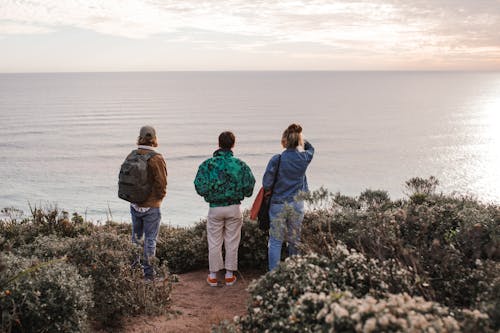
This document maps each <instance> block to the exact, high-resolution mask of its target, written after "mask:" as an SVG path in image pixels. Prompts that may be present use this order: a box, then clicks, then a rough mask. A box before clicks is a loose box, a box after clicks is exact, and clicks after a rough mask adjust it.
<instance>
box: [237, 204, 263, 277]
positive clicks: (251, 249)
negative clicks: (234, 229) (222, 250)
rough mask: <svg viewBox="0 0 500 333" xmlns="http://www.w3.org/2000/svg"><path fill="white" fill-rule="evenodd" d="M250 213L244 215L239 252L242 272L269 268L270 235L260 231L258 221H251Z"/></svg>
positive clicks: (239, 263)
mask: <svg viewBox="0 0 500 333" xmlns="http://www.w3.org/2000/svg"><path fill="white" fill-rule="evenodd" d="M249 215H250V214H249V211H246V212H245V213H244V215H243V227H242V228H241V241H240V248H239V251H238V266H239V269H240V270H242V269H243V270H245V269H249V268H252V269H258V270H262V269H265V268H267V243H268V240H269V234H268V233H267V232H264V231H262V230H260V229H259V224H258V222H257V221H253V220H250V216H249Z"/></svg>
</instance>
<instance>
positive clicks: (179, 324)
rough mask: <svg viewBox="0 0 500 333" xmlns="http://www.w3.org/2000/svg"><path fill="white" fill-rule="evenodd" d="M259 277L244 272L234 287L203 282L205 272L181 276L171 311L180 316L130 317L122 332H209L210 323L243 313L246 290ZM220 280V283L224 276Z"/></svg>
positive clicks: (229, 318) (176, 286) (246, 296)
mask: <svg viewBox="0 0 500 333" xmlns="http://www.w3.org/2000/svg"><path fill="white" fill-rule="evenodd" d="M258 276H259V274H258V273H255V272H252V273H243V276H242V275H239V276H238V281H237V283H236V284H235V285H233V286H230V287H228V286H225V285H224V284H223V283H222V284H221V286H219V287H210V286H208V284H207V283H206V281H205V279H206V277H207V272H206V271H205V270H203V271H196V272H190V273H186V274H181V275H179V282H178V283H175V284H174V289H173V291H172V310H173V311H175V312H178V313H179V314H177V315H168V316H161V317H139V318H132V319H130V320H127V323H126V325H125V330H124V332H127V333H138V332H144V333H153V332H155V333H156V332H190V333H198V332H200V333H201V332H210V328H211V327H212V325H213V324H217V323H219V322H220V321H221V320H224V319H228V320H231V319H232V318H233V317H234V316H236V315H242V314H244V313H245V310H246V304H247V303H246V302H247V298H248V293H247V291H246V287H247V286H248V283H249V282H250V281H251V280H252V279H254V278H257V277H258ZM219 281H223V275H220V276H219Z"/></svg>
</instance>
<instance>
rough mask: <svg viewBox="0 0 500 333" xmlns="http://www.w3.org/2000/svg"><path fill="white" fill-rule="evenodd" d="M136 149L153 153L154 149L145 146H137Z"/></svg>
mask: <svg viewBox="0 0 500 333" xmlns="http://www.w3.org/2000/svg"><path fill="white" fill-rule="evenodd" d="M137 149H144V150H152V151H155V149H154V147H151V146H145V145H138V146H137Z"/></svg>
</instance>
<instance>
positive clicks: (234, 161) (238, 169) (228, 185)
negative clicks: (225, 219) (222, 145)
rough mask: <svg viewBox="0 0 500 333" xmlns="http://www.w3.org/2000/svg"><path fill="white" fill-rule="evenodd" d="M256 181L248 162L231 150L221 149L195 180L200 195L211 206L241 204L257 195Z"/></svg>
mask: <svg viewBox="0 0 500 333" xmlns="http://www.w3.org/2000/svg"><path fill="white" fill-rule="evenodd" d="M254 185H255V178H254V177H253V174H252V171H251V170H250V168H249V167H248V165H246V163H245V162H243V161H242V160H240V159H238V158H236V157H234V156H233V152H232V151H230V150H223V149H219V150H217V151H215V152H214V156H213V157H212V158H209V159H208V160H206V161H205V162H203V163H202V164H201V165H200V167H199V168H198V173H197V174H196V178H195V180H194V187H195V188H196V192H197V193H198V194H199V195H201V196H202V197H204V198H205V201H206V202H209V203H210V207H221V206H230V205H237V204H240V203H241V200H243V198H244V197H250V196H252V193H253V187H254Z"/></svg>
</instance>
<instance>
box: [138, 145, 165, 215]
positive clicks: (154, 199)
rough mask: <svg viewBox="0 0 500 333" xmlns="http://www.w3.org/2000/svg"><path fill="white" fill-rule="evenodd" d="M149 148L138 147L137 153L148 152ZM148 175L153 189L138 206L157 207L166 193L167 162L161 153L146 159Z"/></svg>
mask: <svg viewBox="0 0 500 333" xmlns="http://www.w3.org/2000/svg"><path fill="white" fill-rule="evenodd" d="M149 152H150V151H149V150H146V149H139V154H141V155H144V154H147V153H149ZM148 176H149V177H150V180H151V183H152V184H153V189H152V191H151V194H150V195H149V197H148V199H147V200H146V201H144V202H142V203H141V204H140V207H153V208H159V207H160V205H161V202H162V200H163V198H164V197H165V195H167V163H166V162H165V160H164V159H163V156H162V155H161V154H158V155H155V156H153V157H151V158H150V159H149V161H148Z"/></svg>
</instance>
